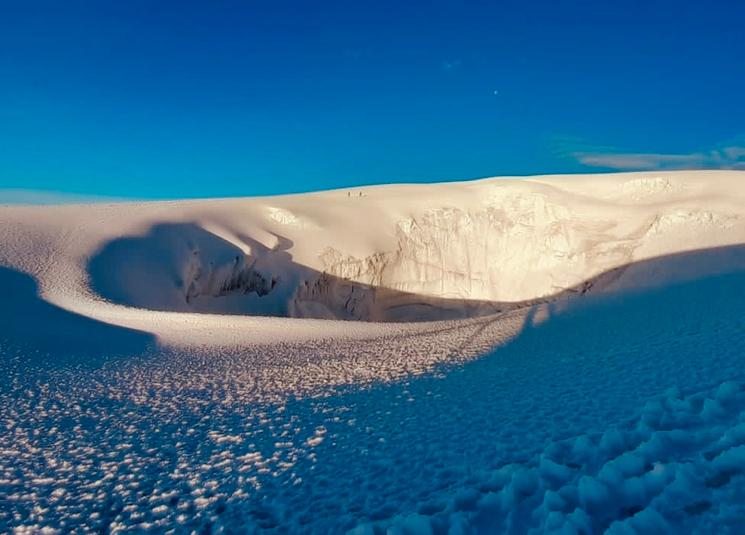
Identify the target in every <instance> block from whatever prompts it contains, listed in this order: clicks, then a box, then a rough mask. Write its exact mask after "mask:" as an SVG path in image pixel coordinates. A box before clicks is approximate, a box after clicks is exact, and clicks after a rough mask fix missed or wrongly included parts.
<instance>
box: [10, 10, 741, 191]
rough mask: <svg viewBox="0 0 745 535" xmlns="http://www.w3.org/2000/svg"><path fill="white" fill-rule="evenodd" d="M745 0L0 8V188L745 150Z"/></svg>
mask: <svg viewBox="0 0 745 535" xmlns="http://www.w3.org/2000/svg"><path fill="white" fill-rule="evenodd" d="M744 20H745V2H735V1H732V0H728V1H713V2H708V3H705V2H690V1H685V0H683V1H677V2H673V1H670V2H655V1H651V2H631V1H629V2H590V1H587V2H580V1H574V2H572V1H568V2H553V1H552V2H549V1H546V2H543V1H540V2H529V1H523V2H471V1H457V2H456V1H449V2H437V1H434V2H424V1H418V0H412V1H409V2H401V1H391V2H388V1H375V2H373V1H367V0H363V1H343V2H333V1H332V2H324V1H318V0H316V1H313V2H311V1H307V2H306V1H291V2H288V1H284V0H271V1H270V0H266V1H243V2H239V1H235V2H227V1H224V2H220V1H216V2H201V3H196V2H166V1H158V2H153V1H141V0H134V1H132V0H127V1H105V0H102V1H93V0H91V1H86V2H82V1H76V0H72V1H65V2H59V1H56V0H55V1H48V2H44V1H34V0H17V1H14V0H9V1H5V2H0V188H16V189H42V190H56V191H65V192H71V193H82V194H90V195H102V196H125V197H138V198H164V197H195V196H223V195H257V194H272V193H284V192H294V191H307V190H315V189H324V188H333V187H344V186H352V185H359V184H369V183H381V182H399V181H406V182H421V181H434V180H443V179H458V178H475V177H480V176H489V175H511V174H534V173H551V172H587V171H598V170H616V169H668V168H680V167H726V168H739V167H743V166H745V149H743V148H742V147H743V146H745V139H744V138H743V134H745V97H743V94H744V93H745V91H744V90H743V88H745V37H743V29H742V28H743V21H744Z"/></svg>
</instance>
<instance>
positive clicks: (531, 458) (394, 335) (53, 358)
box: [0, 171, 745, 534]
mask: <svg viewBox="0 0 745 535" xmlns="http://www.w3.org/2000/svg"><path fill="white" fill-rule="evenodd" d="M743 179H745V173H738V172H703V171H701V172H674V173H664V174H659V173H658V174H654V175H652V174H644V173H628V174H615V175H582V176H561V177H534V178H526V179H487V180H482V181H474V182H467V183H452V184H441V185H426V186H424V185H423V186H385V187H376V188H364V191H363V193H364V194H363V195H358V194H357V193H358V190H353V191H350V192H348V191H347V190H340V191H333V192H324V193H318V194H310V195H299V196H286V197H276V198H262V199H224V200H205V201H173V202H161V203H131V204H128V203H124V204H116V205H86V206H82V205H81V206H43V207H31V206H8V207H1V208H0V233H1V236H0V238H1V241H0V243H1V244H2V248H0V285H1V286H2V290H3V295H4V297H5V299H6V304H5V305H6V306H4V307H3V308H2V309H1V310H0V359H2V369H3V374H2V375H0V532H17V533H37V532H49V533H65V532H79V533H93V532H102V531H108V532H116V533H121V532H132V533H134V532H137V533H139V532H155V533H160V532H175V533H181V532H184V533H190V532H193V531H196V532H214V533H219V532H231V533H232V532H240V533H246V532H247V533H264V532H276V533H329V532H332V533H344V532H351V533H361V534H375V533H403V534H419V533H551V532H555V533H588V534H589V533H604V532H607V533H666V532H667V533H711V532H717V533H740V532H742V526H743V525H745V505H743V504H745V366H743V355H745V336H743V329H744V328H745V320H744V319H743V318H745V301H744V300H743V299H742V296H743V295H745V182H743ZM423 319H424V320H430V321H424V322H423V321H421V320H423ZM343 320H362V321H343ZM431 320H437V321H431Z"/></svg>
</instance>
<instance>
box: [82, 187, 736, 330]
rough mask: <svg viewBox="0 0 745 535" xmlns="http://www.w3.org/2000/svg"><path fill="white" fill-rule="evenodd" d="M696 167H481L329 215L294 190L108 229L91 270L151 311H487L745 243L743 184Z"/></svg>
mask: <svg viewBox="0 0 745 535" xmlns="http://www.w3.org/2000/svg"><path fill="white" fill-rule="evenodd" d="M695 178H697V177H696V176H695V175H694V179H691V178H690V177H689V176H688V175H685V174H681V175H673V176H671V177H649V178H645V177H641V178H630V179H628V180H625V181H621V182H620V183H616V182H614V181H611V180H610V179H607V178H604V179H603V180H606V181H607V182H608V184H606V187H605V189H604V190H602V192H592V191H588V192H583V193H582V194H579V193H577V192H575V191H572V190H571V188H572V186H573V183H572V181H568V180H564V181H561V180H552V181H547V182H540V181H531V180H524V181H508V180H504V181H501V182H500V181H484V182H477V183H473V184H472V185H469V187H468V188H466V187H465V186H460V187H461V188H463V189H460V190H459V189H456V188H455V187H453V186H451V187H452V188H453V192H454V194H455V199H456V200H457V202H454V201H453V200H451V199H449V198H446V197H442V196H441V195H437V194H434V195H433V196H432V198H431V199H429V200H427V199H426V198H425V199H423V200H419V199H417V200H412V202H411V203H410V206H408V207H407V208H406V209H405V210H404V209H403V206H401V205H400V200H399V199H397V198H396V197H395V196H393V195H392V196H391V198H390V199H389V198H388V197H386V196H385V194H383V195H382V198H381V199H379V200H377V201H376V204H374V205H369V204H368V203H369V201H368V200H367V199H366V198H365V197H362V198H358V199H355V198H353V197H345V196H339V197H335V196H333V197H332V193H326V194H324V195H325V196H326V197H328V198H324V201H325V202H327V203H329V204H328V206H329V210H328V213H326V214H323V217H325V221H322V220H319V219H320V217H321V215H320V214H319V213H317V212H316V211H312V212H313V215H312V216H309V215H303V214H302V213H299V211H298V210H297V208H294V207H292V206H290V205H291V204H292V203H291V202H290V203H288V202H287V201H285V202H284V203H276V204H285V205H286V206H285V207H279V206H272V205H269V206H251V205H248V206H247V207H246V208H247V210H246V213H245V215H243V214H241V216H240V217H238V216H237V215H235V214H234V215H231V217H228V218H226V217H225V215H222V216H220V217H219V218H218V217H217V215H215V214H213V215H211V216H210V217H206V216H204V215H201V214H200V215H199V217H198V218H195V220H194V221H191V222H188V223H184V222H173V223H163V222H161V223H159V224H158V225H155V226H152V227H150V228H149V230H148V232H147V233H146V234H145V235H144V236H127V237H118V238H116V239H114V240H112V241H109V242H107V243H106V244H104V245H103V247H101V248H100V249H99V250H98V251H97V252H96V254H95V255H93V257H92V258H91V260H90V262H89V266H88V270H89V272H90V275H91V283H92V289H93V290H94V291H95V292H97V293H98V294H100V295H101V296H102V297H104V298H106V299H109V300H112V301H114V302H116V303H121V304H125V305H130V306H135V307H140V308H148V309H153V310H176V311H193V312H214V313H230V314H259V315H281V316H291V317H312V318H324V319H347V320H349V319H352V320H367V321H407V320H409V321H411V320H413V321H422V320H436V319H453V318H462V317H471V316H480V315H486V314H491V313H494V312H499V311H505V310H510V309H514V308H516V307H519V306H524V305H525V304H529V303H530V302H535V301H536V300H546V299H555V298H557V297H565V296H566V295H567V294H571V293H577V292H579V293H584V292H585V291H587V290H588V289H592V291H593V292H596V291H598V290H603V289H605V288H606V287H607V286H608V285H613V284H616V283H618V282H619V281H617V280H616V279H620V278H623V276H624V274H623V271H622V270H621V269H620V268H623V267H624V266H626V265H628V264H631V263H634V262H639V261H642V260H648V259H650V258H653V257H655V256H659V255H662V254H670V253H677V252H681V251H686V250H695V249H697V248H703V247H712V246H717V245H733V244H738V243H742V242H745V214H744V213H743V210H742V207H741V206H737V205H733V204H732V201H733V199H732V198H730V197H732V191H724V190H721V191H720V190H719V189H718V188H719V186H718V188H717V189H716V195H711V194H710V195H709V197H708V200H707V203H706V207H702V206H701V205H699V203H698V202H696V201H695V199H696V195H695V194H696V193H699V192H698V191H697V190H699V189H702V188H703V187H704V186H703V185H702V183H701V182H700V181H697V180H696V179H695ZM598 182H602V181H598ZM714 182H716V181H714ZM735 191H739V190H735ZM333 193H335V192H333ZM388 203H390V206H388ZM355 204H356V205H357V206H355ZM453 204H455V205H453ZM355 209H357V211H355ZM305 211H306V212H308V211H309V210H308V208H306V209H305ZM226 212H230V210H226ZM360 214H367V215H365V216H364V217H369V218H371V219H372V220H374V222H375V224H374V225H371V224H369V222H368V221H366V220H364V219H363V220H362V222H360V221H359V220H358V219H359V217H360ZM200 220H201V221H200ZM346 227H349V228H350V229H352V230H354V231H355V233H354V234H353V235H348V234H347V232H346ZM610 272H614V273H615V275H616V277H615V278H614V277H609V276H608V274H609V273H610ZM601 275H603V277H601ZM666 276H667V275H666V274H664V273H662V274H658V275H657V277H658V278H660V279H662V281H663V282H664V280H665V278H666ZM583 284H585V286H584V288H583V287H582V285H583Z"/></svg>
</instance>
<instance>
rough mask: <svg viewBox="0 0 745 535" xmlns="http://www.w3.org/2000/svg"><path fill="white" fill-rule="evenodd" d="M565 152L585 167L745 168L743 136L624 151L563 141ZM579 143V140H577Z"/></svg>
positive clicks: (640, 169) (652, 169)
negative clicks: (678, 148) (681, 148)
mask: <svg viewBox="0 0 745 535" xmlns="http://www.w3.org/2000/svg"><path fill="white" fill-rule="evenodd" d="M562 145H563V147H562V148H563V150H562V152H563V153H564V155H565V156H569V157H570V158H572V159H574V160H576V161H578V162H579V163H581V164H582V165H586V166H588V167H601V168H606V169H614V170H618V171H654V170H665V169H745V140H742V139H738V140H737V141H736V142H732V143H728V144H722V145H719V146H717V147H715V148H712V149H708V150H702V151H696V152H691V153H663V152H624V151H620V150H617V149H614V148H612V147H592V146H587V145H581V146H575V148H574V149H571V148H570V147H569V146H568V144H567V143H562ZM578 145H579V144H578Z"/></svg>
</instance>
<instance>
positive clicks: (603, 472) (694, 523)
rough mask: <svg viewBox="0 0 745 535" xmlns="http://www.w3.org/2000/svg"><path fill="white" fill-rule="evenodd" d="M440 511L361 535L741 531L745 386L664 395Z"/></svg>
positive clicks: (480, 477)
mask: <svg viewBox="0 0 745 535" xmlns="http://www.w3.org/2000/svg"><path fill="white" fill-rule="evenodd" d="M473 479H474V480H475V481H474V482H473V485H472V486H470V487H464V488H461V489H456V490H453V491H452V492H451V494H452V497H451V499H450V500H449V501H447V502H446V503H442V504H439V505H437V506H436V507H434V509H436V510H437V512H428V510H430V509H432V507H429V506H428V505H427V504H422V506H421V507H420V512H419V513H414V514H411V515H405V516H396V517H393V518H391V519H389V520H385V521H380V522H377V523H372V524H364V525H360V526H358V527H357V528H355V529H353V530H351V531H350V533H355V534H365V533H378V532H381V533H382V532H383V531H384V528H385V532H387V533H406V534H412V535H415V534H420V533H445V532H447V533H476V532H478V533H536V534H538V533H608V534H631V533H637V534H639V533H650V534H652V533H694V532H696V533H714V532H716V533H738V530H739V529H740V528H741V527H742V519H743V518H745V385H743V384H741V383H736V382H725V383H722V384H720V385H719V386H718V387H715V388H711V389H708V390H703V391H700V392H696V393H694V394H689V395H682V394H681V392H680V390H678V389H670V390H669V391H668V392H666V393H665V394H664V395H663V396H661V397H659V398H658V399H655V400H652V401H650V402H648V403H647V404H646V405H645V406H644V408H643V409H642V411H641V412H640V414H639V416H638V418H637V419H636V420H635V421H632V422H630V423H629V424H628V425H625V426H622V427H612V428H609V429H608V430H606V431H604V432H602V433H596V434H587V435H580V436H577V437H574V438H572V439H568V440H563V441H558V442H554V443H552V444H550V445H549V446H548V447H546V449H545V450H544V451H543V452H542V453H540V454H539V455H537V456H535V457H534V458H532V459H531V460H530V461H528V462H526V463H519V464H508V465H505V466H503V467H501V468H499V469H497V470H494V471H492V472H484V473H479V474H477V475H475V476H474V478H473Z"/></svg>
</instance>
